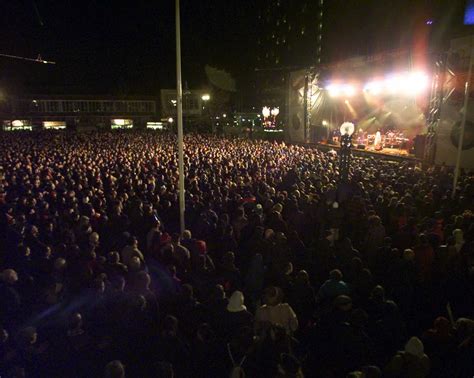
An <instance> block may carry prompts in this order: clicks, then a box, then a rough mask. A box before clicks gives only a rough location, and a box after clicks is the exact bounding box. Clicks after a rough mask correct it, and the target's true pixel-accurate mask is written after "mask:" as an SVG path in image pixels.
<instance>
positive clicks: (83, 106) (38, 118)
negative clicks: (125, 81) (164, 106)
mask: <svg viewBox="0 0 474 378" xmlns="http://www.w3.org/2000/svg"><path fill="white" fill-rule="evenodd" d="M0 117H1V121H2V124H3V126H4V128H11V127H14V124H16V125H20V123H21V124H22V125H23V126H31V127H32V128H40V127H48V125H50V126H54V125H56V126H58V127H61V128H62V126H64V127H66V126H67V127H68V128H78V129H81V128H99V129H108V128H110V127H120V126H124V127H126V128H130V127H143V128H144V127H146V125H147V122H157V121H158V120H159V118H158V101H157V99H156V98H151V97H146V98H143V97H139V98H138V97H137V98H114V97H108V96H84V95H75V96H72V95H61V96H41V95H36V96H25V97H18V98H8V99H6V101H5V104H4V106H3V107H2V113H0ZM15 121H18V122H15Z"/></svg>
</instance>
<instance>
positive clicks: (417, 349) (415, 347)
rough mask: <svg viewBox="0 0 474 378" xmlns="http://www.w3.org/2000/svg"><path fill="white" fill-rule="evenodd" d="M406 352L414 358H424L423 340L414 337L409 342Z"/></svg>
mask: <svg viewBox="0 0 474 378" xmlns="http://www.w3.org/2000/svg"><path fill="white" fill-rule="evenodd" d="M405 352H406V353H408V354H411V355H413V356H416V357H418V358H421V357H423V356H424V354H425V353H424V347H423V343H422V342H421V340H420V339H419V338H418V337H416V336H413V337H412V338H411V339H410V340H408V342H407V343H406V344H405Z"/></svg>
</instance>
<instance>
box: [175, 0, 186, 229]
mask: <svg viewBox="0 0 474 378" xmlns="http://www.w3.org/2000/svg"><path fill="white" fill-rule="evenodd" d="M176 93H177V99H176V101H177V108H178V120H177V121H178V170H179V226H180V230H181V233H183V232H184V230H185V223H184V209H185V202H184V151H183V150H184V147H183V144H184V143H183V85H182V80H181V25H180V18H179V0H176Z"/></svg>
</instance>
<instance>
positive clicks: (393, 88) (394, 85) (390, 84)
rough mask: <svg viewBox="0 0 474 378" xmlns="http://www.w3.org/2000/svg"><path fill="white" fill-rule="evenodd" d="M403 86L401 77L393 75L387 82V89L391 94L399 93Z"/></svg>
mask: <svg viewBox="0 0 474 378" xmlns="http://www.w3.org/2000/svg"><path fill="white" fill-rule="evenodd" d="M402 86H403V85H402V77H401V76H400V75H392V76H389V77H388V78H387V80H385V88H386V89H387V92H388V93H390V94H395V93H398V92H399V91H400V89H401V88H402Z"/></svg>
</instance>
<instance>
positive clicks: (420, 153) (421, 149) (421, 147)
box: [415, 135, 426, 159]
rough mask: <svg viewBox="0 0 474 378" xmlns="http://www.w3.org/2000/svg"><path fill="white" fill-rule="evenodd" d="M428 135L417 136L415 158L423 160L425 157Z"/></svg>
mask: <svg viewBox="0 0 474 378" xmlns="http://www.w3.org/2000/svg"><path fill="white" fill-rule="evenodd" d="M425 146H426V135H417V136H416V137H415V157H416V158H417V159H423V157H424V155H425Z"/></svg>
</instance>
